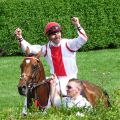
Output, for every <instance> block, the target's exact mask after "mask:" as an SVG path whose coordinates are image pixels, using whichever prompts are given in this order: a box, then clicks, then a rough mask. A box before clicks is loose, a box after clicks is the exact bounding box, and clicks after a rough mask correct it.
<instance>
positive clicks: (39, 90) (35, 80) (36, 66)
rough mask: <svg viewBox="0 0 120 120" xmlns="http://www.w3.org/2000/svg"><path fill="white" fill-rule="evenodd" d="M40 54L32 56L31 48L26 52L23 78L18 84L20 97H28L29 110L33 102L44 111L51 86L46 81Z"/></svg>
mask: <svg viewBox="0 0 120 120" xmlns="http://www.w3.org/2000/svg"><path fill="white" fill-rule="evenodd" d="M40 54H41V53H40V52H39V53H38V54H37V55H36V56H33V55H30V51H29V48H27V50H26V57H25V58H24V60H23V62H22V64H21V66H20V67H21V77H20V81H19V84H18V91H19V94H20V95H23V96H26V97H27V108H29V107H30V106H31V105H32V103H33V101H34V102H35V105H36V106H37V107H38V108H39V109H40V110H44V109H45V107H46V106H47V104H48V99H49V92H50V86H49V83H48V82H47V80H46V77H45V72H44V68H43V65H42V63H41V61H40V59H39V57H40Z"/></svg>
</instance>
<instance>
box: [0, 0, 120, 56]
mask: <svg viewBox="0 0 120 120" xmlns="http://www.w3.org/2000/svg"><path fill="white" fill-rule="evenodd" d="M119 6H120V1H119V0H118V1H116V0H92V1H89V0H75V1H74V0H51V1H49V0H9V1H7V0H2V1H1V2H0V15H1V16H0V36H1V39H0V55H19V54H20V55H21V53H22V52H21V50H20V49H19V47H18V43H17V40H16V38H15V35H14V31H15V29H16V28H17V27H20V28H21V29H22V30H23V36H24V38H25V39H26V40H28V41H29V42H30V43H31V44H45V43H47V39H46V37H45V35H44V27H45V25H46V23H48V22H49V21H56V22H59V23H60V24H61V26H62V32H63V37H64V38H73V37H76V36H77V34H76V31H75V28H74V27H73V25H72V24H71V17H72V16H77V17H79V19H80V23H81V25H82V26H83V28H84V29H85V31H86V33H87V35H88V37H89V41H88V42H87V44H86V45H84V46H83V47H82V49H81V50H82V51H86V50H96V49H105V48H120V7H119Z"/></svg>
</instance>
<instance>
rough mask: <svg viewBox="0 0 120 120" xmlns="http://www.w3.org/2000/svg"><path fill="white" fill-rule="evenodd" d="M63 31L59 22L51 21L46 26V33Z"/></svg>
mask: <svg viewBox="0 0 120 120" xmlns="http://www.w3.org/2000/svg"><path fill="white" fill-rule="evenodd" d="M59 31H61V26H60V25H59V24H58V23H57V22H49V23H48V24H47V25H46V26H45V34H46V35H50V34H54V33H56V32H59Z"/></svg>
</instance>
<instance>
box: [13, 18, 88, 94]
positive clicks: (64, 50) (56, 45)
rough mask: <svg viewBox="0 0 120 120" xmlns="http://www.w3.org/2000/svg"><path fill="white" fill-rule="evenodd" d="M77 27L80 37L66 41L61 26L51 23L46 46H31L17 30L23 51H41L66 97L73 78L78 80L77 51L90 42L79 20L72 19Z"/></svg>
mask: <svg viewBox="0 0 120 120" xmlns="http://www.w3.org/2000/svg"><path fill="white" fill-rule="evenodd" d="M71 21H72V23H73V25H74V26H75V27H76V29H77V32H78V37H77V38H74V39H65V38H62V37H61V30H62V28H61V26H60V25H59V24H58V23H57V22H49V23H48V24H47V25H46V27H45V35H46V37H47V38H48V43H47V44H46V45H31V44H30V43H28V42H27V41H26V40H25V39H24V38H23V37H22V30H21V29H20V28H17V29H16V31H15V32H16V37H17V39H18V42H19V45H20V47H21V49H22V50H23V51H25V50H26V48H27V47H29V49H30V52H31V53H34V54H36V53H38V52H39V51H40V50H41V54H42V56H44V57H45V59H46V61H47V62H48V64H49V66H50V73H51V74H56V76H57V79H58V82H57V89H58V91H59V92H60V93H61V94H62V95H66V94H67V93H66V85H67V83H68V81H69V79H71V78H77V72H78V69H77V65H76V51H77V50H79V49H80V48H81V47H82V46H83V45H84V44H85V43H86V42H87V40H88V37H87V36H86V34H85V31H84V29H83V28H82V27H81V25H80V22H79V19H78V18H77V17H73V18H72V19H71Z"/></svg>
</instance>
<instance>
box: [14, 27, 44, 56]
mask: <svg viewBox="0 0 120 120" xmlns="http://www.w3.org/2000/svg"><path fill="white" fill-rule="evenodd" d="M15 35H16V38H17V40H18V43H19V47H20V48H21V49H22V50H23V52H25V51H26V48H27V47H29V49H30V53H34V54H36V53H38V52H39V51H40V50H41V47H42V46H41V45H31V44H30V43H28V42H27V41H26V40H25V39H24V38H23V36H22V30H21V29H20V28H17V29H16V30H15Z"/></svg>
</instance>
